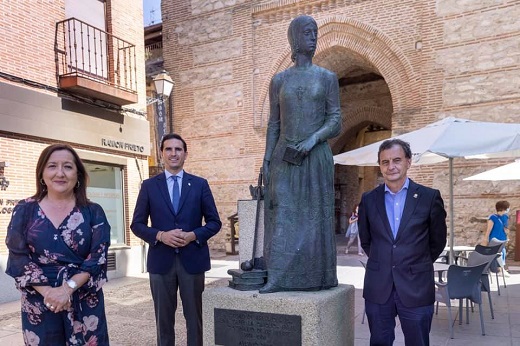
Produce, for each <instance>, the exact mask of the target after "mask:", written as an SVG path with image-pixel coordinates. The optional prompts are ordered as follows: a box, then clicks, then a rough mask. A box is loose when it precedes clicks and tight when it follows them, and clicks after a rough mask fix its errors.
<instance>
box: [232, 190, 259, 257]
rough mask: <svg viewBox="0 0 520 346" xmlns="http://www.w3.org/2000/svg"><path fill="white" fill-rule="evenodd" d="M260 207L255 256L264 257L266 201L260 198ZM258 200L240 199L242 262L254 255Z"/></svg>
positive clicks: (239, 219) (239, 225) (240, 254)
mask: <svg viewBox="0 0 520 346" xmlns="http://www.w3.org/2000/svg"><path fill="white" fill-rule="evenodd" d="M259 203H260V208H259V209H258V213H259V218H258V234H257V240H256V254H255V257H257V258H258V257H262V256H263V254H264V201H263V200H260V202H259ZM256 206H257V201H256V200H239V201H238V207H237V210H238V227H239V242H240V251H239V261H240V263H242V262H244V261H247V260H250V259H251V258H252V255H253V240H254V234H255V220H256Z"/></svg>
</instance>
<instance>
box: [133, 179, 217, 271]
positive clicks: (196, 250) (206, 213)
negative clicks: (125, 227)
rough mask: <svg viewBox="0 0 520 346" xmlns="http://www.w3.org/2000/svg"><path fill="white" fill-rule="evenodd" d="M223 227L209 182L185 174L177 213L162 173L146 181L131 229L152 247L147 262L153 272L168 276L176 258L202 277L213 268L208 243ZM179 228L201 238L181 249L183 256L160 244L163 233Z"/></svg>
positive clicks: (138, 198)
mask: <svg viewBox="0 0 520 346" xmlns="http://www.w3.org/2000/svg"><path fill="white" fill-rule="evenodd" d="M203 218H204V221H205V224H204V225H203V224H202V219H203ZM148 219H150V221H151V223H150V226H148ZM221 226H222V222H221V221H220V218H219V215H218V211H217V207H216V206H215V200H214V199H213V195H212V193H211V190H210V188H209V184H208V181H207V180H206V179H204V178H201V177H197V176H195V175H192V174H188V173H186V172H184V176H183V179H182V189H181V198H180V201H179V210H178V211H177V213H175V212H174V211H173V206H172V202H171V199H170V194H169V193H168V184H167V183H166V175H165V174H164V173H161V174H158V175H156V176H155V177H152V178H150V179H147V180H145V181H144V182H143V184H142V186H141V190H140V191H139V196H138V197H137V202H136V205H135V210H134V217H133V220H132V224H131V225H130V228H131V229H132V232H134V234H135V235H136V236H138V237H139V238H141V239H143V240H144V241H146V242H147V243H149V244H150V247H149V249H148V260H147V269H148V272H149V273H152V274H165V273H167V272H168V271H169V270H170V269H171V267H172V265H173V260H174V256H180V259H181V262H182V264H183V266H184V268H185V269H186V271H187V272H188V273H190V274H200V273H203V272H205V271H207V270H209V269H210V268H211V263H210V257H209V249H208V244H207V241H208V239H209V238H211V237H213V236H214V235H215V234H217V233H218V231H219V230H220V228H221ZM175 228H180V229H182V230H183V231H185V232H194V233H195V235H196V236H197V240H196V241H192V242H191V243H189V244H188V245H186V246H184V247H182V248H179V249H178V251H179V254H175V249H174V248H172V247H170V246H168V245H165V244H163V243H161V242H158V241H156V236H157V233H158V232H159V231H169V230H172V229H175Z"/></svg>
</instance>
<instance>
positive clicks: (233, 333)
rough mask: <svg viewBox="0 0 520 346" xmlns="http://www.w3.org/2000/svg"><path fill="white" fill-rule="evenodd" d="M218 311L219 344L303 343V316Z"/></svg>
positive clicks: (295, 345)
mask: <svg viewBox="0 0 520 346" xmlns="http://www.w3.org/2000/svg"><path fill="white" fill-rule="evenodd" d="M214 312H215V315H214V318H215V329H214V330H215V343H216V344H217V345H225V346H238V345H257V346H264V345H265V346H272V345H285V346H300V345H301V344H302V318H301V316H296V315H283V314H273V313H265V312H254V311H243V310H229V309H215V310H214Z"/></svg>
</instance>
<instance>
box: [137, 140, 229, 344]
mask: <svg viewBox="0 0 520 346" xmlns="http://www.w3.org/2000/svg"><path fill="white" fill-rule="evenodd" d="M161 153H162V159H163V162H164V167H165V171H164V173H161V174H158V175H156V176H155V177H152V178H150V179H147V180H145V181H144V182H143V185H142V186H141V190H140V191H139V196H138V197H137V202H136V206H135V210H134V217H133V220H132V224H131V226H130V228H131V229H132V231H133V232H134V234H135V235H136V236H138V237H139V238H141V239H143V240H144V241H146V242H147V243H148V244H149V245H150V247H149V249H148V259H147V269H148V272H149V273H150V288H151V291H152V298H153V303H154V308H155V321H156V325H157V345H159V346H175V345H176V344H175V330H174V325H175V310H176V309H177V290H179V291H180V295H181V300H182V307H183V313H184V317H185V318H186V328H187V336H188V345H189V346H202V292H203V291H204V279H205V275H204V273H205V272H206V271H207V270H209V269H210V267H211V264H210V256H209V249H208V244H207V242H208V239H209V238H211V237H213V236H214V235H215V234H217V232H218V231H219V230H220V227H221V226H222V222H221V221H220V218H219V215H218V211H217V207H216V206H215V200H214V199H213V195H212V193H211V190H210V188H209V184H208V181H207V180H206V179H203V178H201V177H197V176H195V175H192V174H188V173H187V172H185V171H184V169H183V167H184V161H185V160H186V157H187V156H188V148H187V145H186V142H185V141H184V140H183V139H182V137H181V136H179V135H177V134H173V133H171V134H167V135H165V136H164V137H163V139H162V141H161ZM148 219H150V221H151V224H150V226H148ZM202 219H204V222H205V224H204V225H203V224H202Z"/></svg>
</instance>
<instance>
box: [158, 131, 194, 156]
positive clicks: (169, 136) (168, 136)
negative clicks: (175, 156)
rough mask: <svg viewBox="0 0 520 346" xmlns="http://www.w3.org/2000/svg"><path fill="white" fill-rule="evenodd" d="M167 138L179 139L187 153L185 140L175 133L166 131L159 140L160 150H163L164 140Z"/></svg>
mask: <svg viewBox="0 0 520 346" xmlns="http://www.w3.org/2000/svg"><path fill="white" fill-rule="evenodd" d="M168 139H178V140H179V141H181V142H182V146H183V147H184V151H185V152H186V153H187V152H188V146H187V145H186V141H185V140H184V139H182V137H181V136H180V135H178V134H176V133H168V134H167V135H164V136H163V138H162V140H161V151H163V149H164V142H165V141H167V140H168Z"/></svg>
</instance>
